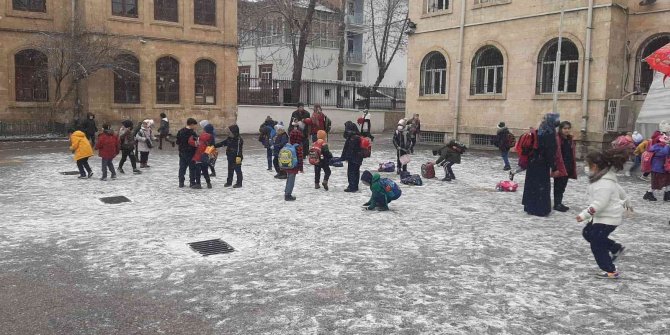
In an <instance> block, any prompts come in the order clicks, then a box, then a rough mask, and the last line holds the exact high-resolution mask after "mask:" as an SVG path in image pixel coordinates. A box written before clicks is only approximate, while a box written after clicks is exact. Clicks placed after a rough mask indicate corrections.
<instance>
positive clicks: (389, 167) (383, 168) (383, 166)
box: [377, 162, 395, 172]
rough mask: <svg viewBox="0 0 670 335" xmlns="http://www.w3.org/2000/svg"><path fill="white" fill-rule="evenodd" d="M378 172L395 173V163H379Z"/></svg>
mask: <svg viewBox="0 0 670 335" xmlns="http://www.w3.org/2000/svg"><path fill="white" fill-rule="evenodd" d="M377 171H378V172H393V171H395V163H393V162H386V163H379V169H377Z"/></svg>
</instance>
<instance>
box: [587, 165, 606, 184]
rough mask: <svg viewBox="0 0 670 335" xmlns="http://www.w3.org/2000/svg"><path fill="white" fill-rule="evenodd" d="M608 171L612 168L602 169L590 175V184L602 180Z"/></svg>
mask: <svg viewBox="0 0 670 335" xmlns="http://www.w3.org/2000/svg"><path fill="white" fill-rule="evenodd" d="M608 172H610V168H605V169H602V170H600V171H599V172H598V173H596V174H594V175H593V176H589V184H593V183H595V182H597V181H598V180H600V178H602V177H603V176H604V175H606V174H607V173H608Z"/></svg>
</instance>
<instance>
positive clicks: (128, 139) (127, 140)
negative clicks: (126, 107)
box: [119, 120, 135, 150]
mask: <svg viewBox="0 0 670 335" xmlns="http://www.w3.org/2000/svg"><path fill="white" fill-rule="evenodd" d="M121 124H122V125H123V126H122V127H121V128H120V129H119V143H120V144H121V149H123V150H133V149H135V138H133V122H132V121H130V120H125V121H123V122H121Z"/></svg>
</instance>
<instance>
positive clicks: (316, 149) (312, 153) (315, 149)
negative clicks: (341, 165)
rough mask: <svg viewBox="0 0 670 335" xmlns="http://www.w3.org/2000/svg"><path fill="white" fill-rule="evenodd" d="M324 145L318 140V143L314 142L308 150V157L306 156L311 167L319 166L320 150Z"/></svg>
mask: <svg viewBox="0 0 670 335" xmlns="http://www.w3.org/2000/svg"><path fill="white" fill-rule="evenodd" d="M324 143H325V142H324V141H323V140H318V141H316V142H314V144H312V147H311V148H310V149H309V156H308V157H309V164H312V165H319V164H321V159H322V158H321V157H322V153H321V149H322V148H323V145H324Z"/></svg>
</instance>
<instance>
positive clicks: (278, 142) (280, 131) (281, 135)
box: [272, 122, 288, 179]
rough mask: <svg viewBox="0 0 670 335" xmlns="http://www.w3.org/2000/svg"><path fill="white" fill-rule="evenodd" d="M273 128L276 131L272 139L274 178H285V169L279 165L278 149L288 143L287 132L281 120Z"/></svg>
mask: <svg viewBox="0 0 670 335" xmlns="http://www.w3.org/2000/svg"><path fill="white" fill-rule="evenodd" d="M275 130H276V131H277V134H276V135H275V138H274V139H273V141H272V146H273V148H272V154H273V158H272V165H274V168H275V171H276V172H277V174H276V175H275V179H286V171H284V170H282V169H281V168H280V167H279V151H280V150H281V149H282V148H283V147H284V146H285V145H286V143H288V134H287V133H286V130H285V129H284V124H283V123H281V122H279V123H278V124H277V125H276V126H275Z"/></svg>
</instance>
